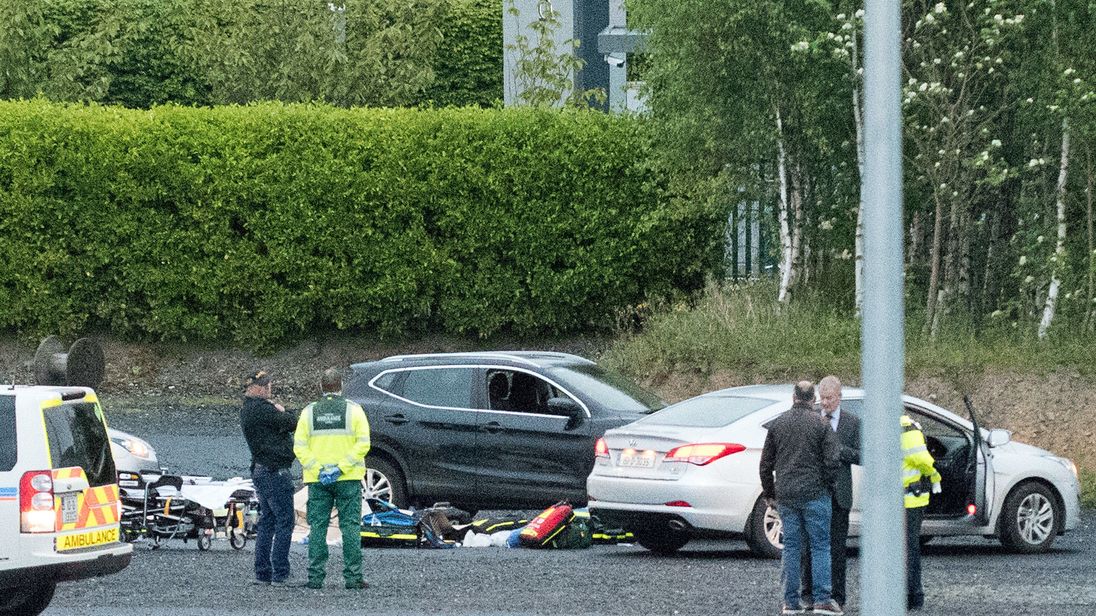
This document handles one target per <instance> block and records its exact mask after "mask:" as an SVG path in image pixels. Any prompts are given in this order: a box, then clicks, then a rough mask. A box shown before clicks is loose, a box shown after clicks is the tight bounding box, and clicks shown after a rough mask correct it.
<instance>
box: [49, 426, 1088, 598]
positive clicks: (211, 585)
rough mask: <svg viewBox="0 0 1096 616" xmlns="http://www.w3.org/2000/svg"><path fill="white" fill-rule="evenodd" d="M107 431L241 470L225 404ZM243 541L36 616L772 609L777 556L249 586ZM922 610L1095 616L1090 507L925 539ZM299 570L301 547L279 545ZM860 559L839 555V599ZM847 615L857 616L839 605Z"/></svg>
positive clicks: (611, 560) (587, 554)
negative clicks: (994, 532) (1076, 515)
mask: <svg viewBox="0 0 1096 616" xmlns="http://www.w3.org/2000/svg"><path fill="white" fill-rule="evenodd" d="M110 420H111V423H112V425H113V426H115V427H118V428H120V429H122V430H126V431H131V432H133V433H135V434H137V435H140V436H142V437H145V438H147V439H148V440H149V441H151V442H152V444H153V446H154V447H156V448H157V450H158V452H159V453H160V456H161V459H162V461H163V462H164V463H166V464H167V465H168V466H170V467H171V468H172V469H173V470H175V471H178V472H184V473H187V474H211V475H214V476H218V477H225V476H230V475H240V474H244V473H245V471H246V469H245V468H244V466H245V465H246V453H241V449H240V448H242V447H243V441H242V437H240V436H239V434H238V428H237V427H236V425H235V423H234V420H235V415H234V411H233V410H232V409H227V408H220V409H217V408H206V409H169V410H167V411H162V412H155V413H142V412H140V411H125V412H120V411H119V410H117V409H114V410H113V411H112V412H111V415H110ZM251 554H252V552H251V546H250V544H249V545H248V546H247V547H246V548H245V549H244V550H243V551H242V552H234V551H233V550H231V548H229V546H228V545H227V543H226V542H224V541H216V542H215V543H214V546H213V550H211V551H209V552H199V551H198V550H197V548H196V547H195V546H194V545H193V543H191V544H183V543H181V542H174V543H169V544H168V545H166V546H165V547H163V548H161V549H160V550H156V551H149V550H146V549H138V550H137V551H136V552H135V554H134V558H133V563H132V564H131V565H130V567H129V568H128V569H127V570H125V571H123V572H122V573H120V574H117V575H115V576H112V577H107V578H99V579H94V580H86V581H82V582H73V583H67V584H63V585H61V586H59V587H58V590H57V594H56V596H55V598H54V601H53V604H52V605H51V607H50V609H49V610H47V611H46V614H58V615H60V614H79V615H98V614H103V615H106V614H119V613H134V614H156V615H160V614H162V615H165V616H167V615H170V616H181V615H186V614H194V615H207V614H303V613H309V612H311V613H315V614H336V615H342V614H347V615H349V614H356V615H357V614H363V613H367V614H370V615H374V614H438V613H444V614H468V615H471V614H477V615H478V614H499V615H502V614H614V615H616V614H621V615H629V616H633V615H638V614H666V615H674V614H721V615H722V614H778V613H779V604H780V592H779V581H780V572H779V564H778V562H777V561H772V560H762V559H758V558H756V557H753V556H752V555H751V554H750V553H749V551H748V550H747V549H746V546H745V545H744V544H743V543H741V542H711V541H708V542H695V543H691V544H690V545H688V546H686V548H685V549H684V550H683V551H682V552H680V553H679V554H677V555H674V556H671V557H658V556H655V555H653V554H651V553H649V552H647V551H646V550H644V549H642V548H640V547H638V546H630V545H620V546H594V547H592V548H590V549H587V550H576V551H535V550H521V549H519V550H509V549H502V548H457V549H453V550H415V549H376V548H374V549H367V550H366V551H365V571H366V577H367V579H368V580H369V582H370V583H371V585H372V586H371V588H369V589H367V590H364V591H347V590H343V589H342V588H341V584H339V582H340V579H339V578H340V576H339V573H338V571H339V567H340V566H341V564H340V563H341V561H340V559H339V558H338V556H337V555H335V554H333V557H332V560H331V562H330V563H329V575H328V588H326V589H324V590H308V589H303V588H269V587H253V586H252V585H251V584H250V580H251ZM924 554H925V560H924V580H925V586H926V589H925V590H926V609H925V610H924V611H923V612H922V613H923V614H939V615H954V614H963V615H972V616H974V615H983V614H984V615H987V616H988V615H998V614H1009V615H1013V614H1072V613H1077V614H1082V613H1084V614H1088V613H1096V512H1092V511H1089V512H1086V514H1085V517H1084V520H1083V524H1082V527H1081V528H1079V529H1078V530H1077V531H1074V532H1072V533H1070V534H1068V535H1065V536H1063V537H1059V538H1058V541H1057V542H1056V543H1055V545H1054V548H1053V550H1052V551H1051V552H1049V553H1047V554H1042V555H1035V556H1019V555H1014V554H1009V553H1007V552H1005V551H1004V550H1003V549H1002V548H1001V547H1000V545H999V544H998V543H996V542H995V541H989V540H985V539H981V538H962V539H949V540H937V542H934V543H932V544H931V545H929V546H927V547H926V548H925V551H924ZM291 560H292V566H293V571H294V574H293V575H294V577H298V578H299V577H301V576H303V575H304V570H305V567H306V563H307V554H306V548H305V546H302V545H294V546H293V549H292V552H291ZM860 566H861V562H860V560H859V558H857V557H856V556H855V555H854V556H853V557H852V558H851V559H850V571H849V578H850V588H849V590H850V597H852V599H853V601H854V602H855V600H856V598H857V597H858V584H857V576H858V572H859V569H860ZM849 613H858V610H856V606H855V605H852V606H850V610H849Z"/></svg>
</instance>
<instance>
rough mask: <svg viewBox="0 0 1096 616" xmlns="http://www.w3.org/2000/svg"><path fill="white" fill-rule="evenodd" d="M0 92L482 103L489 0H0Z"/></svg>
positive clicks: (495, 75)
mask: <svg viewBox="0 0 1096 616" xmlns="http://www.w3.org/2000/svg"><path fill="white" fill-rule="evenodd" d="M0 19H4V20H5V23H7V24H12V27H11V28H4V29H3V30H2V31H0V66H2V67H3V69H2V70H0V98H8V99H11V98H30V97H33V96H35V95H37V94H42V95H44V96H46V97H47V98H49V99H51V100H55V101H70V102H75V101H96V102H101V103H107V104H121V105H125V106H127V107H139V108H147V107H149V106H152V105H155V104H164V103H177V104H182V105H213V104H232V103H247V102H252V101H259V100H281V101H283V102H304V101H324V102H328V103H330V104H335V105H339V106H344V107H349V106H356V105H374V106H381V105H387V106H414V105H421V104H425V103H429V102H430V101H435V102H436V103H437V104H457V105H464V104H474V105H480V106H490V105H492V104H494V102H495V101H496V100H498V99H500V98H501V96H502V76H501V66H502V59H501V53H502V52H501V47H502V43H501V41H502V23H501V6H500V5H499V4H498V3H496V2H493V1H492V0H443V1H434V0H412V1H406V0H368V1H366V0H344V1H342V2H339V3H329V2H327V1H326V0H305V1H301V0H241V1H235V0H27V1H26V2H22V1H16V0H0Z"/></svg>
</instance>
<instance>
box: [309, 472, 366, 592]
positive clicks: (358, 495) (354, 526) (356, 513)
mask: <svg viewBox="0 0 1096 616" xmlns="http://www.w3.org/2000/svg"><path fill="white" fill-rule="evenodd" d="M332 506H334V507H335V508H336V509H338V511H339V530H340V531H342V538H343V540H342V550H343V578H344V579H345V580H346V583H348V584H352V583H356V582H358V581H360V580H361V579H362V540H361V532H362V484H361V482H360V481H356V480H354V481H351V480H347V481H336V482H335V483H334V484H332V485H329V486H325V485H323V484H321V483H310V484H308V526H309V532H308V581H309V582H310V583H315V584H320V585H322V584H323V579H324V576H326V575H327V527H328V525H329V524H330V522H331V508H332Z"/></svg>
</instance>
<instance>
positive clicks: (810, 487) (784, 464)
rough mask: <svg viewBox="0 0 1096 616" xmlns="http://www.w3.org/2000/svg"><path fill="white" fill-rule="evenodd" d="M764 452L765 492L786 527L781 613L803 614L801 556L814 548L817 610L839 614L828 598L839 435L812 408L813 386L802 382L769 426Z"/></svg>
mask: <svg viewBox="0 0 1096 616" xmlns="http://www.w3.org/2000/svg"><path fill="white" fill-rule="evenodd" d="M768 430H769V431H768V434H767V435H766V436H765V445H764V448H763V449H762V450H761V462H760V471H761V494H762V496H764V498H765V499H766V502H768V503H769V505H770V506H775V507H776V509H777V511H778V512H779V513H780V521H781V523H782V524H783V530H784V554H783V562H782V569H783V582H784V583H783V586H784V592H783V597H784V605H783V607H782V609H781V614H802V613H803V612H804V608H803V607H801V606H800V605H799V601H800V592H799V576H800V563H801V555H802V553H803V552H805V551H809V552H811V556H812V558H813V560H814V562H815V563H817V564H818V571H816V572H815V575H814V578H813V579H812V580H811V582H812V588H811V591H812V592H811V595H812V596H813V598H814V602H813V603H812V604H811V606H810V607H811V608H812V611H813V613H815V614H819V615H821V616H841V615H842V614H844V611H843V610H842V609H841V606H840V605H838V604H837V602H835V601H834V600H833V599H832V597H830V591H831V583H830V575H829V573H830V508H831V501H832V496H831V494H832V489H833V475H834V473H835V471H836V470H837V466H838V450H839V445H838V444H837V437H836V436H834V433H833V430H831V429H830V427H829V426H827V425H825V424H824V423H822V421H821V420H820V419H819V417H818V412H817V411H816V410H815V409H814V385H813V384H812V383H810V382H808V381H802V382H800V383H798V384H796V386H795V391H794V393H793V394H792V408H791V410H789V411H787V412H786V413H784V414H783V415H780V416H779V417H777V418H776V419H775V420H774V421H773V422H772V423H770V424H769V428H768Z"/></svg>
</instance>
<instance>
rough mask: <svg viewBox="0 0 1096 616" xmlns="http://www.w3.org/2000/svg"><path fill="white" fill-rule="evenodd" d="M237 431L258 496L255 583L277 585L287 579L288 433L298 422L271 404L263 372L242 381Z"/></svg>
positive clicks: (289, 524)
mask: <svg viewBox="0 0 1096 616" xmlns="http://www.w3.org/2000/svg"><path fill="white" fill-rule="evenodd" d="M244 383H245V386H246V387H247V389H246V391H245V393H244V403H243V408H242V409H241V410H240V426H241V427H242V428H243V431H244V439H245V440H246V441H247V447H248V449H250V450H251V480H252V481H253V482H254V485H255V492H256V493H257V495H258V497H259V510H260V511H261V512H262V515H260V516H259V527H258V529H256V536H255V582H254V583H255V584H260V585H275V586H282V585H284V584H285V583H286V580H287V579H288V578H289V543H290V540H291V538H292V534H293V521H294V517H295V515H296V514H295V513H294V512H293V479H292V477H290V473H289V469H290V467H291V466H292V465H293V430H294V428H296V426H297V417H296V415H294V414H293V413H291V412H289V411H286V410H285V407H283V406H282V405H281V404H278V403H276V402H274V401H273V400H272V399H271V391H272V388H273V385H272V383H273V381H272V379H271V378H270V374H269V373H268V372H266V371H265V370H259V371H258V372H254V373H251V374H249V375H248V376H247V378H246V379H245V381H244Z"/></svg>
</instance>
